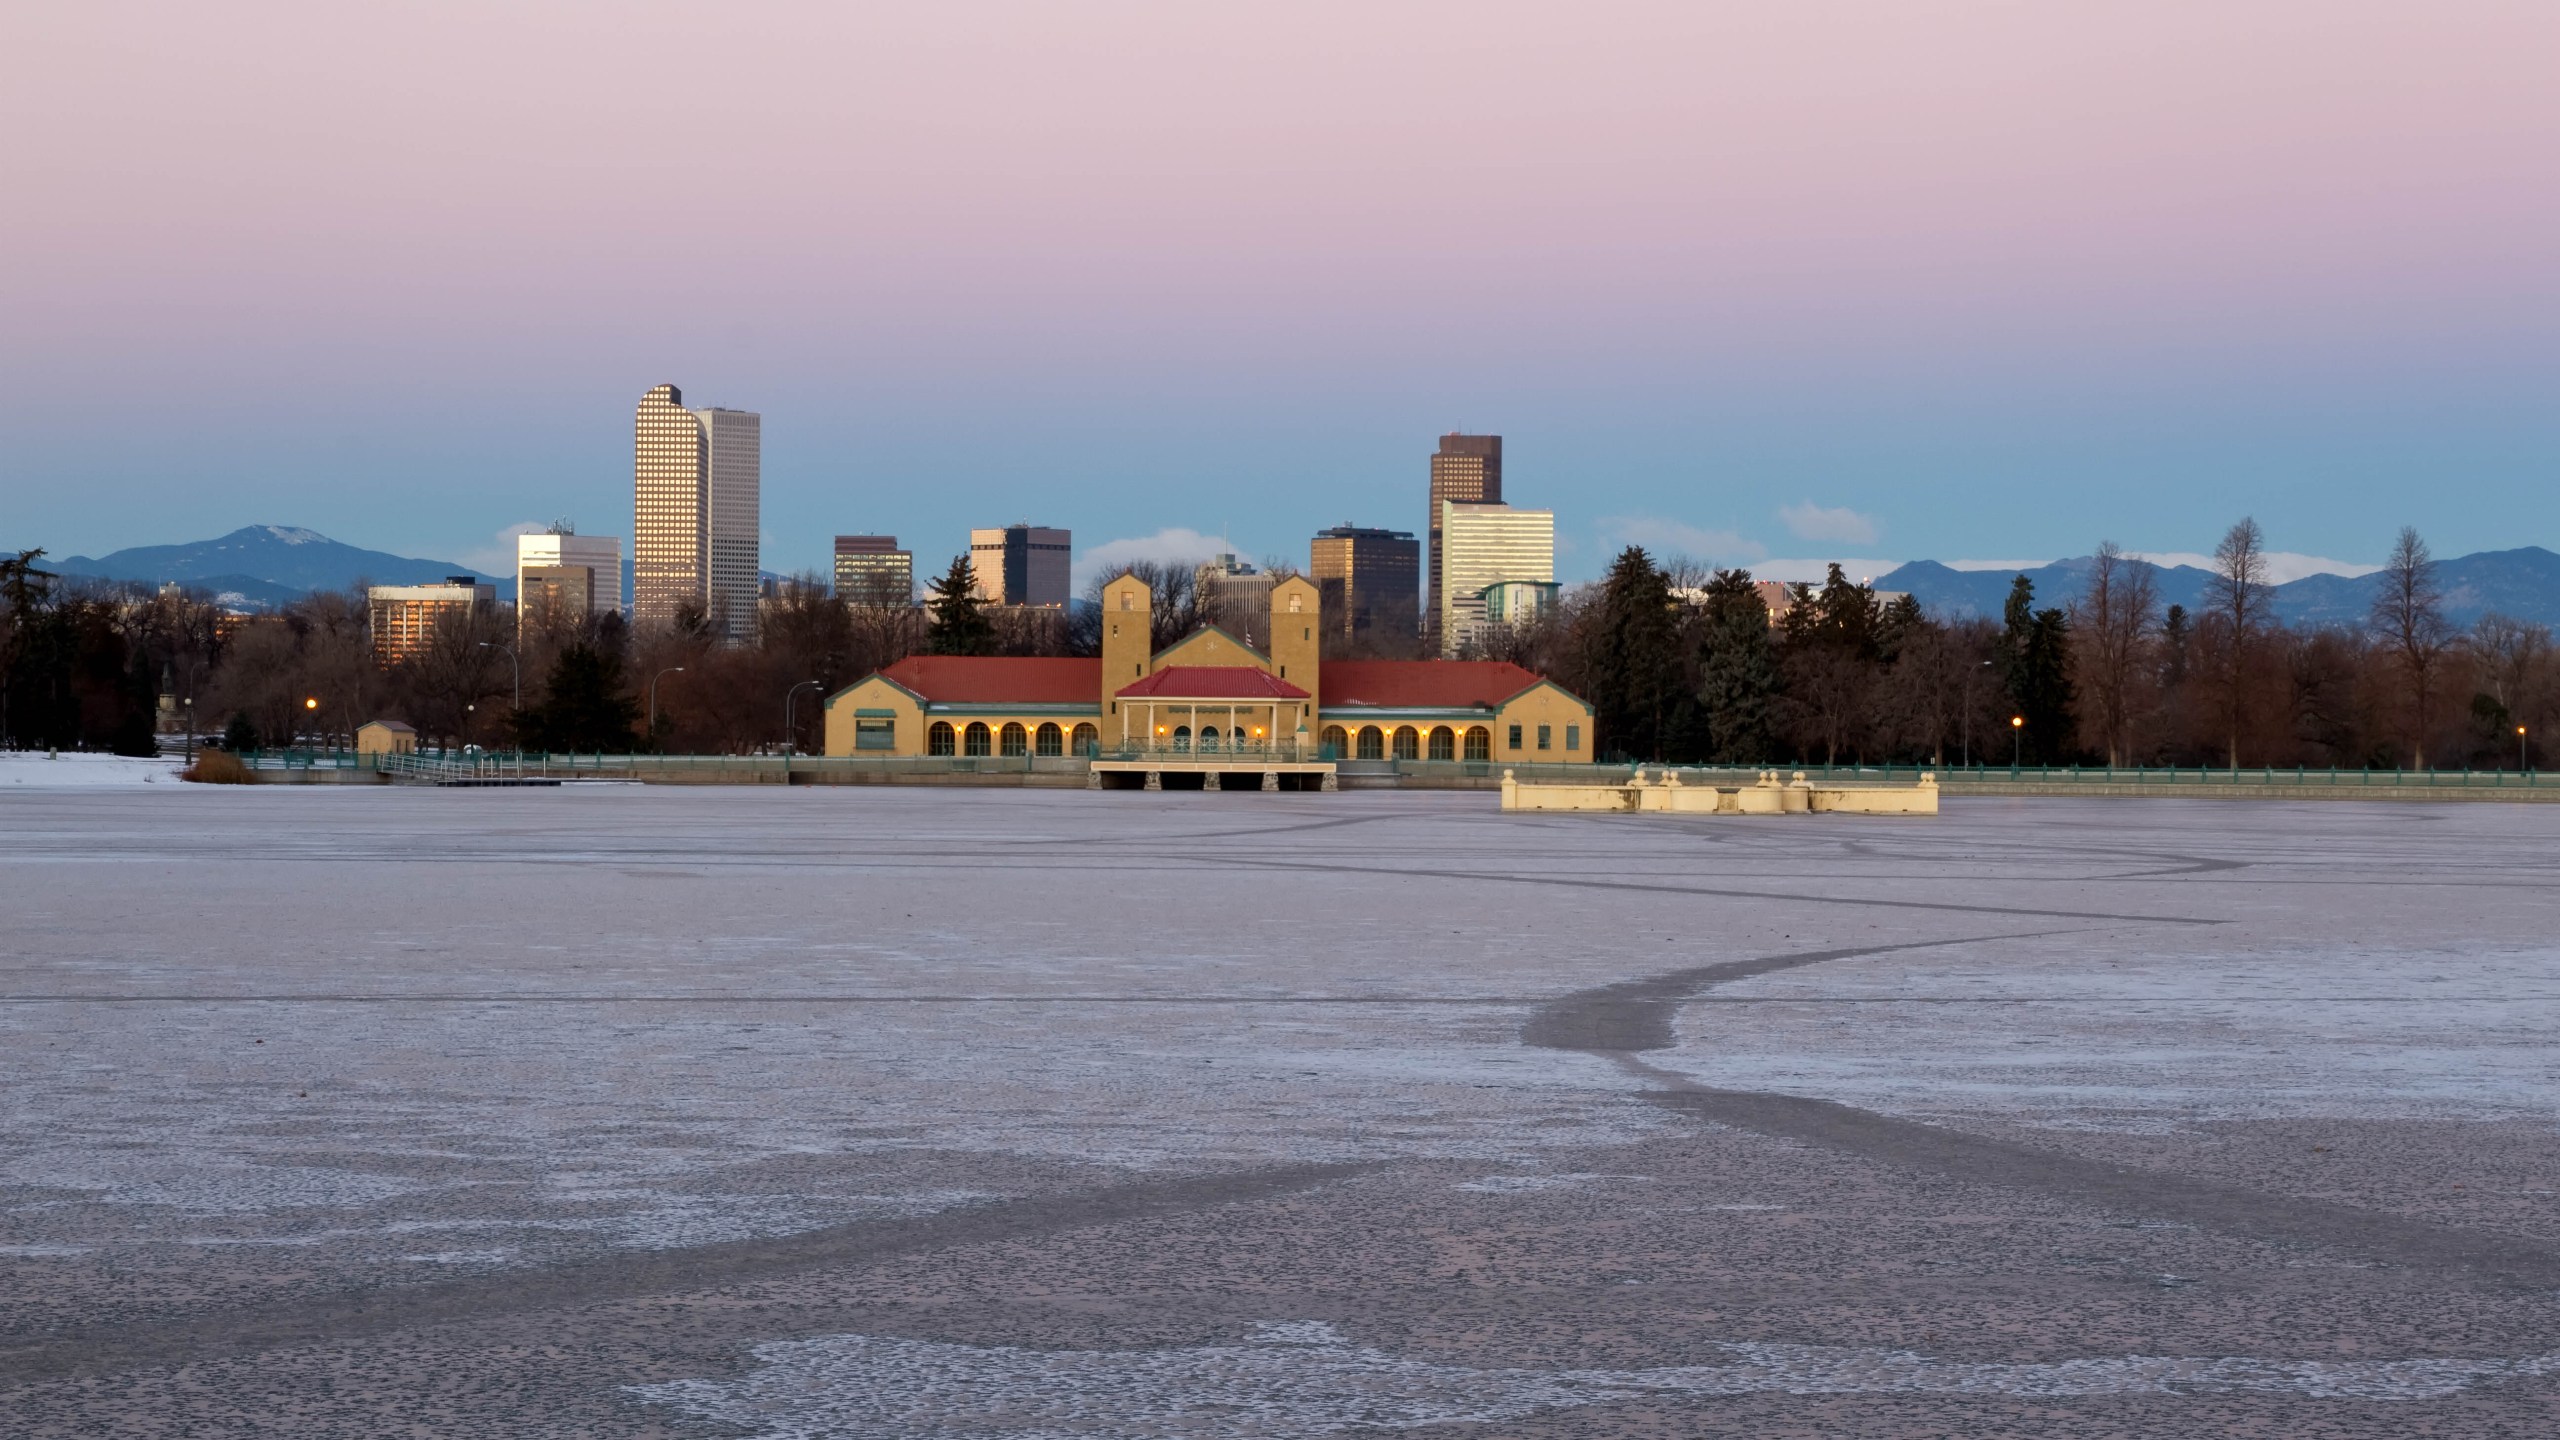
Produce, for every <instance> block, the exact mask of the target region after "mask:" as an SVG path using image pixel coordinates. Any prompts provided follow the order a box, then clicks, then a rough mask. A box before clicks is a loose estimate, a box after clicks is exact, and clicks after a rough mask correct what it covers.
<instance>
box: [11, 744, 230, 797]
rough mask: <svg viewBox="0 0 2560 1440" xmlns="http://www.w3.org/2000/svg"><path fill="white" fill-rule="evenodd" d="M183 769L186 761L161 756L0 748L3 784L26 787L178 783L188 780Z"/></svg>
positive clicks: (72, 787) (124, 785)
mask: <svg viewBox="0 0 2560 1440" xmlns="http://www.w3.org/2000/svg"><path fill="white" fill-rule="evenodd" d="M183 768H184V762H182V761H179V760H176V759H172V758H168V757H162V756H140V755H91V754H85V753H74V752H70V751H64V752H61V753H49V752H47V751H43V750H0V786H13V787H17V788H21V789H27V790H98V789H117V790H121V789H124V788H126V787H128V786H133V785H169V786H177V785H181V784H183V783H185V782H183V781H181V780H179V779H178V771H179V770H181V769H183Z"/></svg>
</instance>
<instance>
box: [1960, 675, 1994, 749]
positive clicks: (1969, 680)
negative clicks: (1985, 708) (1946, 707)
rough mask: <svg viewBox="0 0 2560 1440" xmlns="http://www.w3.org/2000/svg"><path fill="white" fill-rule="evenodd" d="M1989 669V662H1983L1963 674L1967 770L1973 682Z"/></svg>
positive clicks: (1971, 727)
mask: <svg viewBox="0 0 2560 1440" xmlns="http://www.w3.org/2000/svg"><path fill="white" fill-rule="evenodd" d="M1990 668H1991V662H1990V661H1988V660H1985V661H1983V662H1982V663H1981V664H1980V665H1977V666H1975V667H1974V668H1972V669H1970V670H1967V671H1966V672H1964V764H1965V768H1966V769H1968V770H1970V769H1972V768H1973V682H1974V680H1975V679H1976V678H1977V677H1979V676H1980V675H1981V674H1982V672H1983V671H1985V670H1988V669H1990Z"/></svg>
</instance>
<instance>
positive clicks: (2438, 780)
mask: <svg viewBox="0 0 2560 1440" xmlns="http://www.w3.org/2000/svg"><path fill="white" fill-rule="evenodd" d="M1576 768H1578V769H1590V770H1600V769H1605V768H1609V767H1601V766H1592V767H1576ZM1616 768H1618V769H1620V770H1624V769H1628V768H1642V769H1644V770H1645V771H1646V772H1648V773H1659V772H1662V771H1666V770H1676V771H1678V772H1679V774H1680V779H1681V783H1682V784H1684V785H1696V784H1723V785H1728V786H1730V785H1747V784H1750V783H1751V782H1752V780H1753V779H1754V778H1755V777H1756V776H1757V775H1758V774H1759V772H1760V771H1762V770H1776V771H1777V772H1778V773H1779V775H1780V777H1781V778H1786V777H1790V776H1793V775H1794V774H1795V773H1796V772H1797V771H1802V772H1804V776H1805V778H1806V779H1808V780H1822V781H1853V782H1854V781H1860V780H1863V781H1867V782H1870V783H1876V784H1887V783H1897V784H1909V783H1913V782H1916V781H1917V780H1918V779H1919V778H1920V777H1921V776H1922V775H1935V776H1937V777H1938V783H1939V785H1941V786H1943V787H1949V788H1959V787H1963V786H1968V785H2001V786H2006V785H2013V784H2015V785H2071V786H2090V787H2098V786H2132V787H2141V786H2146V785H2147V786H2155V787H2160V788H2164V789H2165V788H2167V787H2169V786H2216V787H2230V786H2251V787H2258V788H2265V787H2269V786H2275V787H2285V786H2291V787H2295V788H2300V789H2311V788H2320V789H2359V788H2363V789H2374V790H2483V789H2487V790H2496V789H2508V790H2515V789H2527V790H2530V789H2547V790H2560V782H2554V781H2552V780H2550V779H2549V778H2548V777H2546V776H2544V775H2543V774H2542V772H2540V771H2536V770H2525V771H2516V770H2372V769H2351V768H2347V767H2343V766H2328V767H2323V766H2308V765H2244V766H2241V767H2240V768H2239V769H2237V770H2234V769H2232V768H2231V767H2229V766H2227V765H2224V766H2215V765H2202V766H2198V765H1804V764H1788V763H1785V762H1783V761H1778V762H1772V763H1770V764H1767V765H1755V766H1699V765H1645V766H1642V767H1627V766H1619V767H1616ZM1521 778H1523V779H1526V778H1528V777H1527V776H1526V775H1523V776H1522V777H1521Z"/></svg>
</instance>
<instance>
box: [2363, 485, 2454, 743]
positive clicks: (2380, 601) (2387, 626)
mask: <svg viewBox="0 0 2560 1440" xmlns="http://www.w3.org/2000/svg"><path fill="white" fill-rule="evenodd" d="M2374 579H2375V581H2376V585H2377V588H2376V589H2375V591H2374V595H2373V615H2372V617H2371V621H2370V623H2371V625H2372V628H2373V631H2374V634H2375V635H2376V637H2377V638H2379V639H2380V640H2381V642H2382V644H2383V647H2384V648H2385V649H2386V650H2387V651H2389V652H2390V655H2391V660H2392V664H2393V666H2394V668H2396V669H2397V670H2398V671H2399V672H2400V680H2401V685H2402V691H2401V696H2402V699H2403V701H2404V702H2405V707H2406V708H2404V709H2403V711H2402V712H2401V718H2402V726H2401V731H2400V747H2401V753H2403V754H2405V755H2407V756H2408V757H2409V768H2410V769H2412V770H2424V769H2426V768H2427V716H2428V705H2427V702H2428V701H2429V700H2430V699H2432V698H2433V697H2434V694H2435V682H2436V671H2437V662H2439V661H2440V660H2442V659H2443V658H2444V654H2445V650H2446V649H2447V647H2448V645H2449V644H2450V640H2451V632H2450V631H2449V629H2448V628H2447V627H2446V625H2445V623H2444V591H2443V589H2442V587H2440V586H2439V585H2437V583H2436V562H2435V557H2434V556H2433V555H2431V554H2429V553H2428V552H2427V542H2426V541H2424V540H2422V539H2420V538H2418V530H2417V527H2416V526H2414V525H2403V526H2401V527H2400V536H2399V538H2398V539H2396V540H2394V541H2392V542H2391V556H2390V558H2389V559H2387V560H2385V561H2383V562H2382V573H2381V574H2379V575H2377V576H2375V577H2374Z"/></svg>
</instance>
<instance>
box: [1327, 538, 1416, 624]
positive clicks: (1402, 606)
mask: <svg viewBox="0 0 2560 1440" xmlns="http://www.w3.org/2000/svg"><path fill="white" fill-rule="evenodd" d="M1307 576H1308V578H1309V579H1311V580H1313V581H1315V582H1316V593H1317V595H1318V596H1319V597H1320V599H1321V605H1322V608H1323V611H1324V623H1325V625H1326V626H1327V627H1328V628H1330V629H1332V630H1333V631H1334V632H1335V633H1336V634H1338V635H1341V636H1342V637H1344V638H1345V639H1348V638H1350V637H1352V636H1354V635H1357V634H1360V633H1361V632H1363V631H1376V632H1379V633H1380V634H1381V635H1382V636H1388V637H1391V638H1393V639H1396V640H1403V641H1410V640H1411V639H1412V638H1413V635H1414V632H1415V629H1416V624H1415V621H1416V616H1415V613H1414V606H1415V604H1416V599H1415V597H1416V596H1417V595H1418V594H1419V593H1420V587H1421V584H1422V544H1421V542H1420V541H1418V540H1416V539H1414V538H1413V532H1412V531H1410V530H1373V529H1367V528H1364V527H1362V526H1358V525H1336V526H1334V527H1333V528H1332V529H1330V530H1319V531H1317V532H1316V537H1315V539H1314V540H1313V541H1311V542H1310V543H1309V544H1308V546H1307Z"/></svg>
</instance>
